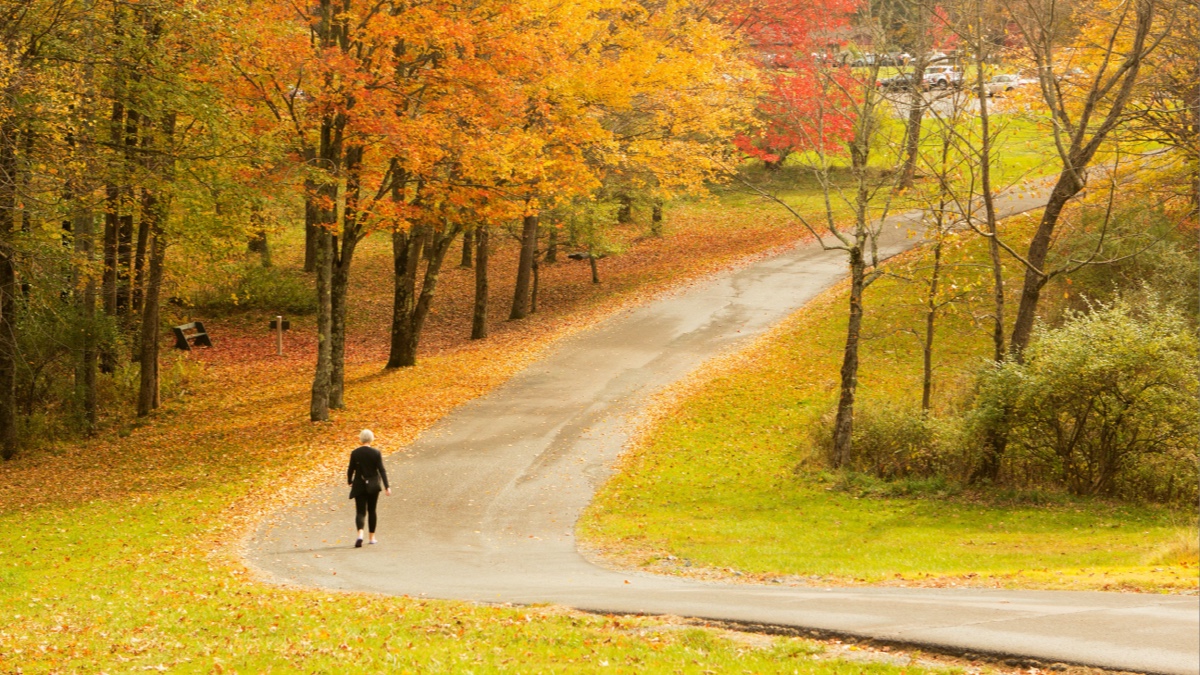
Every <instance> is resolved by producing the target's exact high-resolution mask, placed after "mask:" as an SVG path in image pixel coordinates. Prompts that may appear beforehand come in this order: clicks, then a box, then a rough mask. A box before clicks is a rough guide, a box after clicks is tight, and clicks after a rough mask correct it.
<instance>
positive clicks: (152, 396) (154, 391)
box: [137, 113, 175, 417]
mask: <svg viewBox="0 0 1200 675" xmlns="http://www.w3.org/2000/svg"><path fill="white" fill-rule="evenodd" d="M161 133H162V140H161V148H160V149H161V150H163V153H162V154H160V155H159V156H160V157H161V159H158V160H154V161H150V160H147V161H146V164H147V168H148V169H151V170H157V173H158V174H159V178H160V180H161V181H162V182H164V183H169V182H170V181H171V180H172V179H173V178H174V175H175V166H174V160H173V159H171V158H172V157H173V155H172V154H171V153H172V152H173V150H172V147H173V142H172V139H173V137H174V135H175V115H174V114H173V113H168V114H167V115H165V116H164V118H163V123H162V129H161ZM142 207H143V208H142V220H143V221H144V224H145V225H146V227H147V229H148V231H149V233H150V236H152V237H153V241H152V242H151V244H150V274H149V279H148V280H147V283H146V288H145V299H144V302H143V304H142V330H141V336H140V339H139V340H138V350H139V353H140V354H139V355H140V359H139V361H140V369H141V373H140V386H139V388H138V412H137V414H138V417H145V416H146V415H149V414H150V411H151V410H155V409H157V408H158V406H159V403H160V401H159V387H158V384H159V383H158V346H159V339H158V321H159V311H158V310H159V296H160V294H161V291H162V280H163V266H164V264H165V261H166V256H167V235H166V231H165V228H166V224H167V218H168V217H169V216H170V212H171V202H170V193H169V192H167V191H165V190H161V189H160V188H157V187H156V188H149V187H147V188H144V189H143V191H142Z"/></svg>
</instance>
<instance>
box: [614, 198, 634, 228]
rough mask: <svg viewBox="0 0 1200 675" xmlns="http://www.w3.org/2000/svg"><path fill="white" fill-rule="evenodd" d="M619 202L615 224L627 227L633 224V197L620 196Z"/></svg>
mask: <svg viewBox="0 0 1200 675" xmlns="http://www.w3.org/2000/svg"><path fill="white" fill-rule="evenodd" d="M619 201H620V203H621V206H620V208H618V209H617V222H618V223H620V224H621V225H628V224H629V223H632V222H633V197H630V196H629V195H621V196H620V198H619Z"/></svg>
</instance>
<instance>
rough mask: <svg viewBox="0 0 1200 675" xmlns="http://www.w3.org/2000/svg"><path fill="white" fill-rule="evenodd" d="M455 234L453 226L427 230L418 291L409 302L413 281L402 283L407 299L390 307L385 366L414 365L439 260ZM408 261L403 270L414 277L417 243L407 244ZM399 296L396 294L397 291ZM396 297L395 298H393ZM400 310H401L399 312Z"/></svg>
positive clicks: (441, 259)
mask: <svg viewBox="0 0 1200 675" xmlns="http://www.w3.org/2000/svg"><path fill="white" fill-rule="evenodd" d="M457 236H458V228H457V227H447V229H446V230H444V231H442V232H434V233H430V234H429V235H427V236H426V237H425V239H426V240H427V241H428V244H427V245H426V246H424V250H425V251H428V255H429V261H428V262H427V263H426V264H425V277H424V279H422V281H421V293H420V296H419V297H418V298H417V299H416V302H412V286H413V285H415V281H413V282H409V284H406V286H407V288H406V291H407V294H408V299H407V302H405V303H403V305H401V304H400V303H399V302H397V304H396V305H395V306H394V309H393V317H392V326H393V328H392V353H391V355H390V357H389V359H388V365H387V367H388V368H401V367H408V366H413V365H416V363H417V347H418V346H419V345H420V341H421V330H422V328H424V326H425V318H426V317H427V316H428V315H429V308H430V306H431V305H432V303H433V295H434V292H435V291H436V290H437V282H438V274H439V273H440V272H441V269H442V263H443V262H444V261H445V259H446V253H447V252H449V250H450V245H451V244H452V243H453V242H454V239H455V237H457ZM408 248H409V250H408V254H409V255H408V260H409V261H411V262H412V264H413V266H412V267H411V268H407V269H405V272H406V273H410V274H411V277H413V278H415V276H416V268H417V265H418V263H419V262H420V260H421V257H422V256H421V254H420V251H421V248H420V247H418V246H409V247H408ZM397 295H399V294H397ZM397 300H399V297H397ZM402 310H404V311H403V313H402Z"/></svg>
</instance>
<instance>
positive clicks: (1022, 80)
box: [983, 75, 1037, 96]
mask: <svg viewBox="0 0 1200 675" xmlns="http://www.w3.org/2000/svg"><path fill="white" fill-rule="evenodd" d="M1036 83H1037V80H1032V79H1029V78H1027V77H1021V76H1020V75H993V76H992V79H990V80H988V81H987V82H984V83H983V86H984V88H985V89H987V93H988V96H995V95H996V94H1003V93H1004V92H1008V91H1012V90H1013V89H1016V88H1017V87H1023V86H1025V85H1027V84H1036Z"/></svg>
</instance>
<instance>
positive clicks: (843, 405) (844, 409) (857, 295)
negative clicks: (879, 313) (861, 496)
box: [831, 246, 866, 469]
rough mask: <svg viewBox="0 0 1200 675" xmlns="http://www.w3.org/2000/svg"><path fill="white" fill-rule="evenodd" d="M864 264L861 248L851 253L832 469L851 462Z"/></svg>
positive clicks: (864, 275)
mask: <svg viewBox="0 0 1200 675" xmlns="http://www.w3.org/2000/svg"><path fill="white" fill-rule="evenodd" d="M865 279H866V262H865V260H864V259H863V251H862V247H861V246H855V247H854V248H852V249H851V250H850V321H849V323H848V325H847V327H846V348H845V352H844V353H843V355H842V373H841V375H842V386H841V392H840V394H839V396H838V405H837V418H836V421H835V422H834V428H833V457H832V458H831V460H832V463H833V467H834V468H835V469H837V468H841V467H842V466H845V465H846V463H847V462H849V461H850V451H851V435H852V433H853V431H854V395H855V392H856V390H857V389H858V340H859V333H860V332H861V330H862V315H863V306H862V298H863V290H864V288H865V287H866V284H865Z"/></svg>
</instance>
